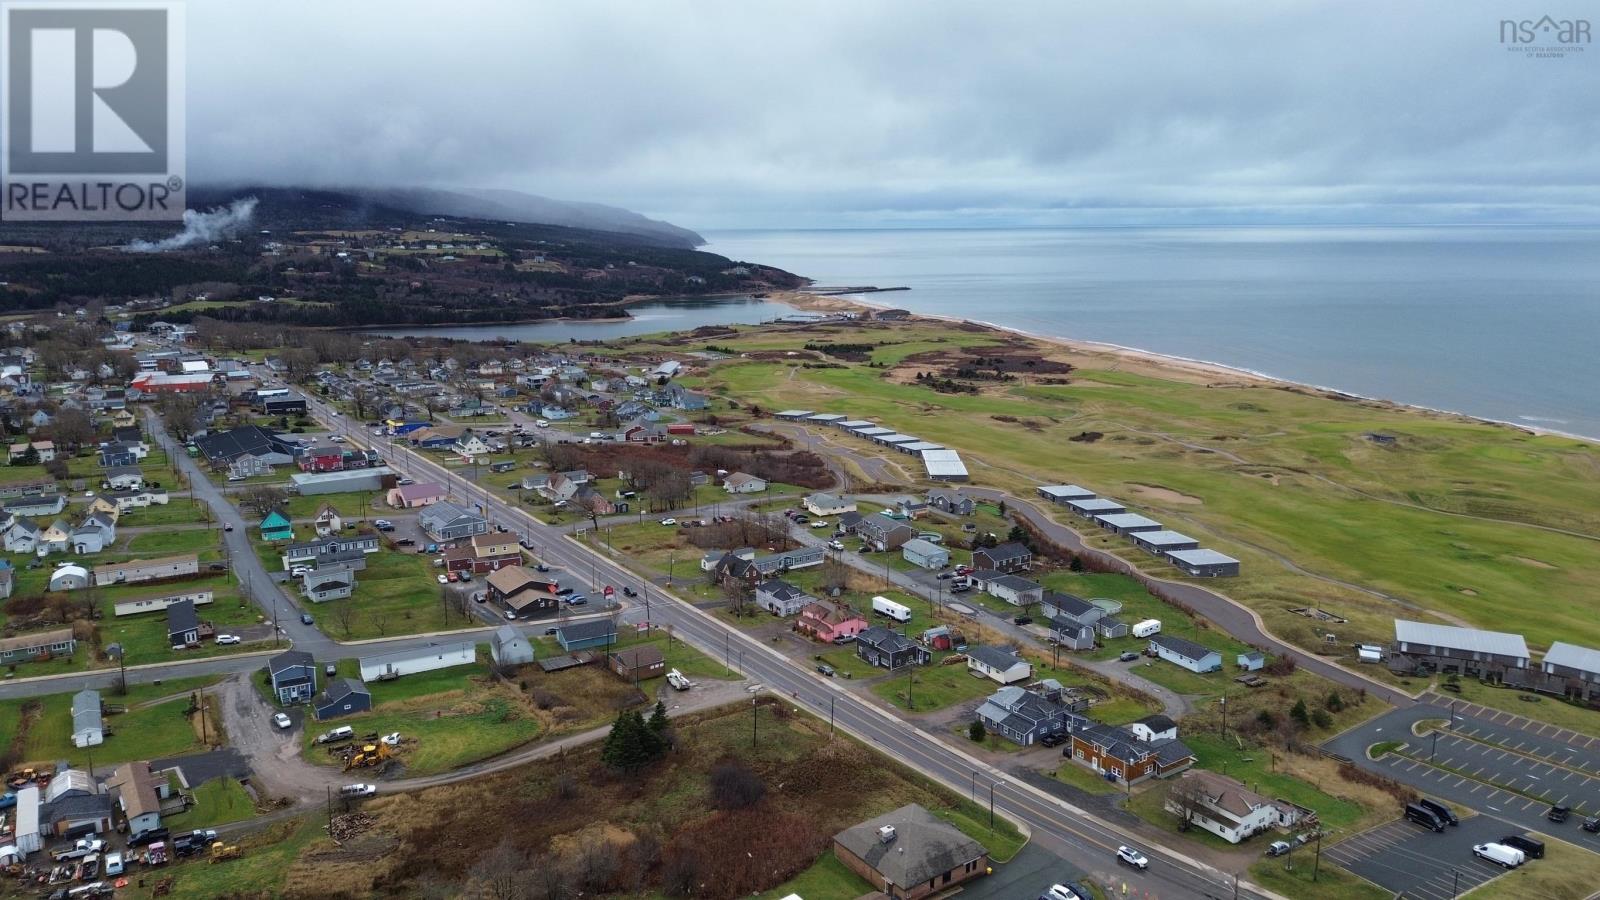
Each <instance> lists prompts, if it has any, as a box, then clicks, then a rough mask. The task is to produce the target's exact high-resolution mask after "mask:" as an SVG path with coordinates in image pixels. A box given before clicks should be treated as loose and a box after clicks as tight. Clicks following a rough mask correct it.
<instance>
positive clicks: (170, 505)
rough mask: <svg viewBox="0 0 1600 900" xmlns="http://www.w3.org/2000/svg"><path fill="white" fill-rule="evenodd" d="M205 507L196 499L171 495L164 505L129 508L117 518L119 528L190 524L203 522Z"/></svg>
mask: <svg viewBox="0 0 1600 900" xmlns="http://www.w3.org/2000/svg"><path fill="white" fill-rule="evenodd" d="M205 515H206V507H205V505H204V504H202V503H201V502H200V501H198V500H190V499H189V498H188V497H173V498H171V499H170V500H168V501H167V502H166V504H165V505H161V504H157V505H155V506H146V507H144V508H142V509H130V510H128V511H127V512H125V513H123V514H122V515H121V516H119V517H118V518H117V526H118V527H120V528H132V527H144V526H147V525H190V524H204V523H205V521H206V519H205Z"/></svg>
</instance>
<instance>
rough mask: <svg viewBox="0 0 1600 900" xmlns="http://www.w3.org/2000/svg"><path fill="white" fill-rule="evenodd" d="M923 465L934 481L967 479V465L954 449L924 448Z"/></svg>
mask: <svg viewBox="0 0 1600 900" xmlns="http://www.w3.org/2000/svg"><path fill="white" fill-rule="evenodd" d="M922 465H923V466H924V467H925V468H926V469H927V470H928V477H929V478H932V479H933V480H934V481H966V480H967V466H966V464H965V463H963V462H962V461H961V455H960V454H959V453H957V452H956V451H954V450H924V451H922Z"/></svg>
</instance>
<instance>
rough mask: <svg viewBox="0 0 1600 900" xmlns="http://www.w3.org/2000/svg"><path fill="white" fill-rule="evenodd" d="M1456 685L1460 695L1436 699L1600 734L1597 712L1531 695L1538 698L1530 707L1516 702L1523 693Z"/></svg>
mask: <svg viewBox="0 0 1600 900" xmlns="http://www.w3.org/2000/svg"><path fill="white" fill-rule="evenodd" d="M1456 684H1458V685H1459V686H1460V688H1461V691H1460V692H1459V693H1456V692H1452V691H1446V690H1440V691H1438V693H1439V695H1440V696H1442V697H1444V698H1445V699H1446V700H1451V699H1454V698H1456V697H1459V698H1461V699H1462V700H1465V701H1468V702H1470V703H1477V704H1481V705H1483V706H1489V707H1493V708H1495V709H1503V710H1506V711H1507V712H1510V713H1513V714H1515V715H1519V716H1526V717H1528V718H1530V719H1535V720H1538V721H1540V722H1547V723H1549V724H1551V725H1557V726H1560V727H1562V728H1570V729H1572V730H1574V731H1580V732H1583V733H1584V734H1600V711H1596V710H1592V709H1584V708H1583V707H1581V706H1575V705H1573V704H1571V703H1567V702H1565V701H1563V700H1561V699H1559V698H1557V697H1549V696H1543V695H1539V694H1535V695H1533V696H1536V697H1538V698H1539V700H1538V702H1537V703H1530V702H1528V701H1525V700H1519V699H1517V698H1518V697H1519V696H1521V695H1522V694H1523V692H1522V691H1517V690H1513V689H1511V688H1505V687H1496V686H1494V685H1488V684H1484V683H1483V682H1480V681H1477V680H1475V679H1472V678H1463V679H1461V680H1460V681H1458V682H1456Z"/></svg>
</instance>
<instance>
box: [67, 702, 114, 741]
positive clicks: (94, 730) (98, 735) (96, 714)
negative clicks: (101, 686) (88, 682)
mask: <svg viewBox="0 0 1600 900" xmlns="http://www.w3.org/2000/svg"><path fill="white" fill-rule="evenodd" d="M105 739H106V734H105V727H104V722H103V720H102V718H101V709H100V692H99V691H90V690H83V691H79V692H77V693H76V694H73V695H72V746H74V747H93V746H96V745H98V744H103V743H105Z"/></svg>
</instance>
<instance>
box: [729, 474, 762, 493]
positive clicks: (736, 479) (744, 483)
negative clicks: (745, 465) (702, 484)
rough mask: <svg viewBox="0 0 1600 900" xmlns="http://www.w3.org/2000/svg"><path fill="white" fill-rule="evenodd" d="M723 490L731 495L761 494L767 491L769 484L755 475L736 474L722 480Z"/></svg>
mask: <svg viewBox="0 0 1600 900" xmlns="http://www.w3.org/2000/svg"><path fill="white" fill-rule="evenodd" d="M722 489H723V490H725V491H727V492H728V493H730V494H759V493H761V492H762V491H764V490H766V489H767V482H766V480H765V479H762V478H757V477H756V476H754V475H747V474H745V473H744V472H734V473H733V474H732V475H729V476H728V477H727V478H724V479H722Z"/></svg>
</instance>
